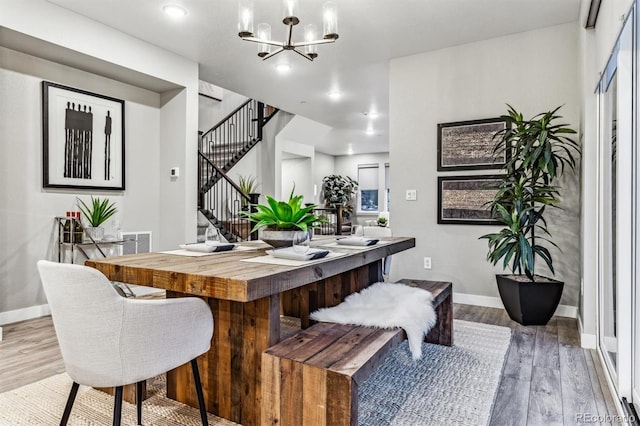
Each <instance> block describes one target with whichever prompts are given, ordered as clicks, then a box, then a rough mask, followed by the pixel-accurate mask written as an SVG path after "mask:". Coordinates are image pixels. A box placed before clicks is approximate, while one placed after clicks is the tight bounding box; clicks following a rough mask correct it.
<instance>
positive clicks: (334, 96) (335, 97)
mask: <svg viewBox="0 0 640 426" xmlns="http://www.w3.org/2000/svg"><path fill="white" fill-rule="evenodd" d="M341 96H342V93H340V92H337V91H333V92H329V97H330V98H331V99H333V100H334V101H337V100H338V99H340V97H341Z"/></svg>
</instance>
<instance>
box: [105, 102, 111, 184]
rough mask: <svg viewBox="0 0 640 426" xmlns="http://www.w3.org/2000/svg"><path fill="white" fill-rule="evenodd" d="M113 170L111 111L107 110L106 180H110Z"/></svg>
mask: <svg viewBox="0 0 640 426" xmlns="http://www.w3.org/2000/svg"><path fill="white" fill-rule="evenodd" d="M110 171H111V112H110V111H107V116H106V117H105V124H104V180H109V176H110V173H109V172H110Z"/></svg>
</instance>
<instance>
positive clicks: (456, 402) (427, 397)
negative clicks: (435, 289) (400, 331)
mask: <svg viewBox="0 0 640 426" xmlns="http://www.w3.org/2000/svg"><path fill="white" fill-rule="evenodd" d="M453 327H454V333H453V336H454V346H452V347H447V346H440V345H432V344H427V343H423V345H422V359H421V360H419V361H417V362H416V361H413V359H412V358H411V353H410V352H409V348H408V346H407V342H406V341H405V342H404V343H403V344H402V345H400V347H398V348H397V349H396V350H395V351H394V352H392V353H391V354H390V355H389V356H388V357H387V358H386V360H385V362H384V364H383V365H382V366H381V367H380V368H379V369H378V370H377V371H376V372H375V373H374V374H373V375H372V376H371V377H369V379H368V380H367V381H366V382H365V383H364V384H363V385H362V386H361V387H360V389H359V397H360V398H359V407H358V409H359V411H358V420H359V424H360V425H366V426H381V425H402V426H405V425H438V426H441V425H473V426H478V425H486V424H488V422H489V419H490V417H491V409H492V407H493V401H494V399H495V395H496V391H497V389H498V385H499V384H500V376H501V374H502V367H503V365H504V359H505V355H506V354H507V351H508V349H509V344H510V343H511V330H510V329H509V328H507V327H498V326H494V325H487V324H479V323H475V322H467V321H461V320H454V324H453Z"/></svg>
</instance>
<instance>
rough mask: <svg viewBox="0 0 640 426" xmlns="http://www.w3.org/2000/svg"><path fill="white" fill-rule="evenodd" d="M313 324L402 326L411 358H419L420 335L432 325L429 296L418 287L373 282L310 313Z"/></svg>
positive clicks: (433, 317)
mask: <svg viewBox="0 0 640 426" xmlns="http://www.w3.org/2000/svg"><path fill="white" fill-rule="evenodd" d="M310 318H311V319H313V320H316V321H324V322H335V323H338V324H354V325H363V326H368V327H379V328H395V327H402V328H403V329H404V331H405V332H406V333H407V339H408V340H409V349H410V350H411V354H412V355H413V359H420V358H421V357H422V341H423V340H424V336H426V334H427V333H428V332H429V330H431V327H433V326H434V324H435V323H436V313H435V310H434V309H433V296H432V295H431V293H430V292H428V291H426V290H423V289H421V288H415V287H409V286H408V285H404V284H397V283H375V284H372V285H371V286H369V287H367V288H365V289H364V290H362V291H361V292H359V293H354V294H351V295H349V296H348V297H347V298H346V299H345V300H344V302H342V303H341V304H339V305H337V306H334V307H332V308H322V309H318V310H317V311H315V312H313V313H311V315H310Z"/></svg>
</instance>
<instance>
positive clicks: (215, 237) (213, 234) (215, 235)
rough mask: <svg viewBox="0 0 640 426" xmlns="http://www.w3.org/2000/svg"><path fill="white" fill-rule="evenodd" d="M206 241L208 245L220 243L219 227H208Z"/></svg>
mask: <svg viewBox="0 0 640 426" xmlns="http://www.w3.org/2000/svg"><path fill="white" fill-rule="evenodd" d="M204 243H205V245H207V246H215V245H217V244H220V231H219V230H218V228H214V227H213V226H210V227H208V228H207V230H206V231H205V234H204Z"/></svg>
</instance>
